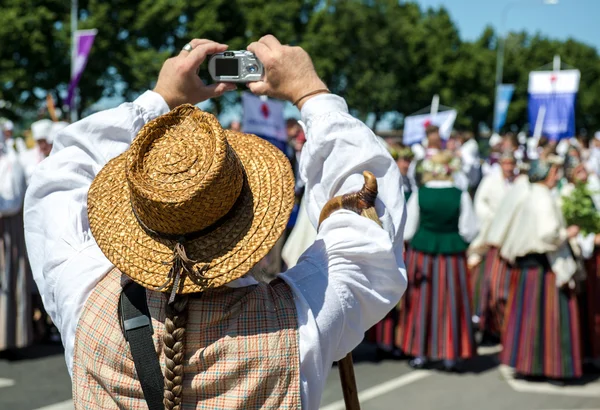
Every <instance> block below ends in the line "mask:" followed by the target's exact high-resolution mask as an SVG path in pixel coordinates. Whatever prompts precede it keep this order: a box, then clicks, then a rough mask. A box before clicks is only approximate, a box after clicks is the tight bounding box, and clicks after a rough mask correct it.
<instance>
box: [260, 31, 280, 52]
mask: <svg viewBox="0 0 600 410" xmlns="http://www.w3.org/2000/svg"><path fill="white" fill-rule="evenodd" d="M258 42H259V43H263V44H265V45H266V46H267V47H269V48H270V49H271V50H276V49H278V48H279V47H281V43H280V42H279V40H277V38H275V36H273V35H271V34H267V35H266V36H263V37H261V39H260V40H258Z"/></svg>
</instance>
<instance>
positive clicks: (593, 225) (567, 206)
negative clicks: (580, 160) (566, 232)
mask: <svg viewBox="0 0 600 410" xmlns="http://www.w3.org/2000/svg"><path fill="white" fill-rule="evenodd" d="M562 212H563V215H564V217H565V221H566V222H567V225H569V226H570V225H577V226H579V228H580V229H581V232H582V233H583V234H584V235H587V234H588V233H596V232H600V214H599V213H598V211H597V210H596V208H595V206H594V202H593V201H592V193H591V192H590V190H589V189H588V188H587V186H586V184H585V183H582V184H577V185H576V186H575V189H574V191H573V192H572V193H571V194H570V195H569V196H567V197H564V198H563V205H562Z"/></svg>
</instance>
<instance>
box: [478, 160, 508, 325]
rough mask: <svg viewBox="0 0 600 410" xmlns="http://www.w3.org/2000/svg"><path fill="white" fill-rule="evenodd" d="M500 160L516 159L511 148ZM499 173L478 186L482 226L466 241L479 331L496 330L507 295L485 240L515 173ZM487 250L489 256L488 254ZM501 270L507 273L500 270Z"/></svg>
mask: <svg viewBox="0 0 600 410" xmlns="http://www.w3.org/2000/svg"><path fill="white" fill-rule="evenodd" d="M503 161H511V162H515V157H514V155H513V153H512V152H511V151H508V152H504V153H502V155H501V156H500V159H499V163H500V164H501V163H502V162H503ZM499 171H500V172H492V173H490V174H488V175H486V176H485V177H484V178H483V179H482V181H481V184H480V185H479V188H478V189H477V192H476V193H475V197H474V199H473V203H474V206H475V214H476V215H477V219H478V221H479V223H480V227H481V229H480V230H479V233H478V235H477V237H476V238H475V239H474V240H473V241H472V242H471V243H470V244H469V249H468V252H467V253H468V256H469V258H468V262H469V268H470V273H471V288H472V289H473V313H474V318H473V319H474V321H475V322H476V323H477V324H478V327H479V329H480V330H482V331H488V332H491V333H499V331H500V327H498V326H497V325H496V322H497V320H498V319H496V317H495V316H496V313H497V309H496V307H497V305H498V304H499V303H503V302H502V301H503V300H504V301H505V299H506V296H507V295H508V293H507V292H508V283H509V282H510V278H509V277H508V276H507V275H500V276H498V275H496V276H494V277H491V274H492V273H498V272H500V271H501V270H499V269H492V264H494V263H497V262H498V260H497V249H495V248H492V249H489V247H488V246H487V243H486V237H487V235H488V231H489V228H490V225H491V224H492V221H493V220H494V217H495V215H496V212H497V210H498V207H499V206H500V203H501V202H502V200H503V199H504V196H505V195H506V193H507V192H508V191H509V189H510V188H511V186H512V184H513V181H514V179H515V175H514V174H513V175H510V176H509V177H508V178H507V177H506V176H505V175H504V174H503V172H501V170H499ZM488 252H489V255H488ZM502 272H506V270H503V271H502Z"/></svg>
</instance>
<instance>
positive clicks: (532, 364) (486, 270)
mask: <svg viewBox="0 0 600 410" xmlns="http://www.w3.org/2000/svg"><path fill="white" fill-rule="evenodd" d="M426 135H427V137H426V140H425V141H423V143H422V144H416V145H413V146H411V147H406V146H403V145H402V144H397V143H394V141H393V140H392V139H388V141H387V143H388V146H389V150H390V152H391V154H392V155H393V156H394V158H395V159H396V161H397V164H398V167H399V169H400V172H401V174H402V177H403V181H402V184H403V187H404V194H405V197H406V200H407V202H406V204H407V205H406V208H407V209H406V212H407V222H406V227H405V232H404V233H405V235H404V239H405V263H406V268H407V275H408V283H409V285H408V290H407V292H406V294H405V295H404V297H403V298H402V300H401V302H400V304H399V305H398V306H397V307H396V308H395V309H393V310H392V311H391V312H390V313H389V314H388V316H387V317H386V318H385V319H384V320H383V321H381V322H380V323H379V324H377V325H376V326H375V327H374V328H372V329H371V330H370V331H369V333H368V335H367V338H368V340H370V341H372V342H375V343H377V345H378V347H379V351H380V353H381V354H383V355H391V356H395V357H403V356H407V357H408V358H410V365H411V366H413V367H415V368H422V367H429V366H439V367H441V368H442V369H445V370H448V371H462V370H463V369H464V363H465V361H466V360H468V359H470V358H472V357H473V356H474V355H475V354H476V351H477V349H476V347H477V343H481V344H497V343H500V344H501V346H502V351H501V353H500V360H501V362H502V363H503V364H505V365H508V366H510V367H512V368H514V369H515V373H516V375H517V376H518V377H523V378H544V379H551V380H553V381H558V382H563V381H564V380H568V379H576V378H579V377H582V375H583V374H584V372H586V371H590V372H597V371H598V369H599V368H598V365H600V362H599V361H598V360H599V359H600V272H599V269H600V247H599V245H600V234H599V233H600V225H599V224H598V222H599V221H600V218H599V214H598V210H599V209H600V180H599V178H598V172H599V170H600V169H599V166H600V133H598V134H596V135H595V137H594V138H592V139H591V140H590V139H588V138H587V137H586V136H585V135H581V136H577V137H573V138H569V139H564V140H561V141H560V142H555V141H549V140H548V139H547V138H544V137H540V138H533V137H532V138H526V136H525V134H519V135H514V134H511V133H509V134H506V135H504V136H500V135H498V134H495V135H492V136H491V137H490V138H489V139H486V140H481V141H479V143H478V142H477V141H476V140H475V138H474V137H473V134H471V133H468V132H458V133H454V134H453V135H452V136H451V137H450V138H449V139H448V140H447V141H443V140H442V138H441V137H440V133H439V129H438V128H437V127H436V126H433V125H431V126H428V127H427V130H426ZM480 148H481V149H480ZM484 150H486V151H488V152H489V154H488V155H487V156H486V157H483V156H482V155H480V152H481V151H484ZM476 341H477V342H476Z"/></svg>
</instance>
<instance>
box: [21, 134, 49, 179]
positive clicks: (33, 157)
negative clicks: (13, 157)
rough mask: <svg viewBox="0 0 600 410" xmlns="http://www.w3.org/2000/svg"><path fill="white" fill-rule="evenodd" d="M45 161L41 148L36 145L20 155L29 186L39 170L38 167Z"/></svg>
mask: <svg viewBox="0 0 600 410" xmlns="http://www.w3.org/2000/svg"><path fill="white" fill-rule="evenodd" d="M44 159H45V157H44V154H43V153H42V151H40V148H39V147H38V145H37V144H36V145H35V147H33V148H31V149H28V150H27V151H23V152H22V153H21V154H20V155H19V160H20V161H21V164H22V165H23V169H24V171H25V182H26V183H27V185H29V182H30V181H31V176H32V175H33V172H34V171H35V169H36V168H37V166H38V165H39V164H40V162H42V161H43V160H44Z"/></svg>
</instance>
